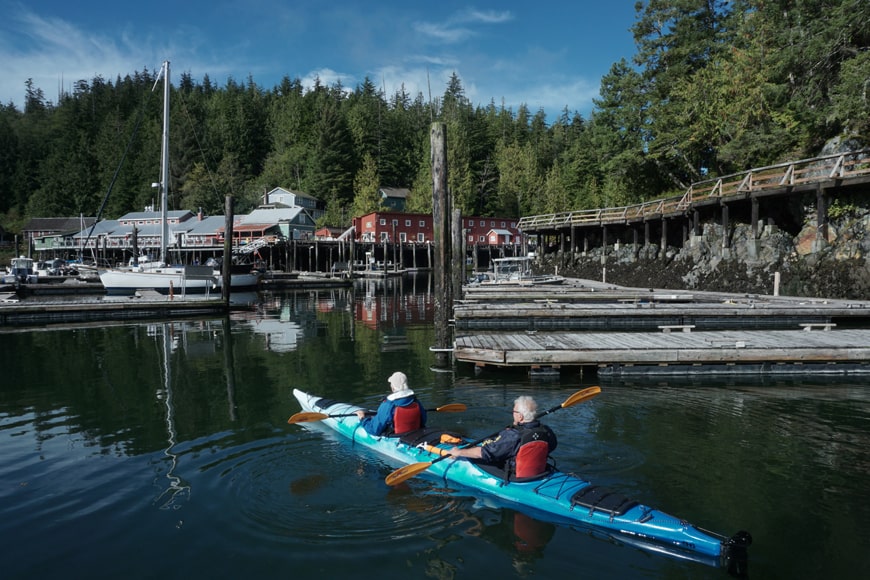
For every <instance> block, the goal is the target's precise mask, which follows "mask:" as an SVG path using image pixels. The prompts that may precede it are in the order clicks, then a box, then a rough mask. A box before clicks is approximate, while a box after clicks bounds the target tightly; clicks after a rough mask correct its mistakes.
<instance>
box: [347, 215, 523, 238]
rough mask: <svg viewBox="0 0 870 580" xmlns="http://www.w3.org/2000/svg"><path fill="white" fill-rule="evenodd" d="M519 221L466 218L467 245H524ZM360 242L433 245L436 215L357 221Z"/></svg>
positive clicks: (357, 233) (399, 216)
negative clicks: (433, 225) (434, 217)
mask: <svg viewBox="0 0 870 580" xmlns="http://www.w3.org/2000/svg"><path fill="white" fill-rule="evenodd" d="M518 221H519V220H517V219H515V218H499V217H479V216H469V217H463V218H462V229H463V231H464V232H465V233H464V236H465V241H466V243H467V244H469V245H471V244H491V245H504V244H520V243H522V232H520V230H518V229H517V223H518ZM353 225H354V228H355V234H354V236H355V238H356V239H357V240H358V241H360V242H394V241H398V242H402V243H408V242H418V243H424V242H431V241H432V215H431V214H422V213H403V212H390V211H376V212H372V213H370V214H366V215H364V216H361V217H357V218H354V219H353Z"/></svg>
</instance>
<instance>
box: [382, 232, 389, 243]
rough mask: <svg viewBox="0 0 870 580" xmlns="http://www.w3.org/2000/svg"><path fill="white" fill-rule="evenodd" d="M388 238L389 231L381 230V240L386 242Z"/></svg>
mask: <svg viewBox="0 0 870 580" xmlns="http://www.w3.org/2000/svg"><path fill="white" fill-rule="evenodd" d="M388 239H389V238H388V234H387V232H381V241H382V242H386V241H387V240H388Z"/></svg>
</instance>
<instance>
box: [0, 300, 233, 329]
mask: <svg viewBox="0 0 870 580" xmlns="http://www.w3.org/2000/svg"><path fill="white" fill-rule="evenodd" d="M226 311H227V306H226V304H225V303H224V302H223V301H222V300H221V299H220V297H217V298H205V297H191V296H188V297H185V298H180V297H177V296H176V297H174V298H172V299H170V298H169V297H168V296H163V295H161V294H158V293H157V292H146V291H141V292H140V294H139V295H137V296H123V297H122V296H118V297H105V296H101V297H98V298H93V299H90V300H40V301H37V300H29V299H25V300H21V301H19V302H5V301H4V302H3V303H2V304H0V330H2V329H4V328H15V327H21V326H33V325H46V324H64V323H70V322H95V321H106V320H147V319H166V318H180V317H191V316H200V315H203V314H218V313H223V312H226Z"/></svg>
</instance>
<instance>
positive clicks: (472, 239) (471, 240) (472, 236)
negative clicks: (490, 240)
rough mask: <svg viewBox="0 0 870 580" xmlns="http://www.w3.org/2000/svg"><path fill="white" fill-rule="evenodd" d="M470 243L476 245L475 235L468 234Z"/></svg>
mask: <svg viewBox="0 0 870 580" xmlns="http://www.w3.org/2000/svg"><path fill="white" fill-rule="evenodd" d="M468 241H469V242H471V243H474V234H468Z"/></svg>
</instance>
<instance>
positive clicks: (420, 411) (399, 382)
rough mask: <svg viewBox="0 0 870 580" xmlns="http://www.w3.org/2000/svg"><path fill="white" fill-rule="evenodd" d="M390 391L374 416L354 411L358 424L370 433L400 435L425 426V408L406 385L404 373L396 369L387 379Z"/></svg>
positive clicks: (406, 380) (406, 379)
mask: <svg viewBox="0 0 870 580" xmlns="http://www.w3.org/2000/svg"><path fill="white" fill-rule="evenodd" d="M387 382H389V383H390V389H391V391H392V392H391V393H390V394H389V395H387V398H386V400H384V402H383V403H381V404H380V406H379V407H378V411H377V413H376V414H375V415H374V417H366V412H365V411H363V410H359V411H357V412H356V414H357V416H358V417H359V421H360V425H362V427H363V429H365V430H366V432H368V433H369V434H371V435H402V434H403V433H408V432H410V431H415V430H417V429H422V428H424V427H425V426H426V409H425V408H424V407H423V405H421V404H420V401H418V400H417V397H416V396H415V395H414V391H412V390H411V389H410V388H409V387H408V377H406V376H405V373H403V372H399V371H396V372H394V373H393V374H392V375H390V378H389V379H387Z"/></svg>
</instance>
